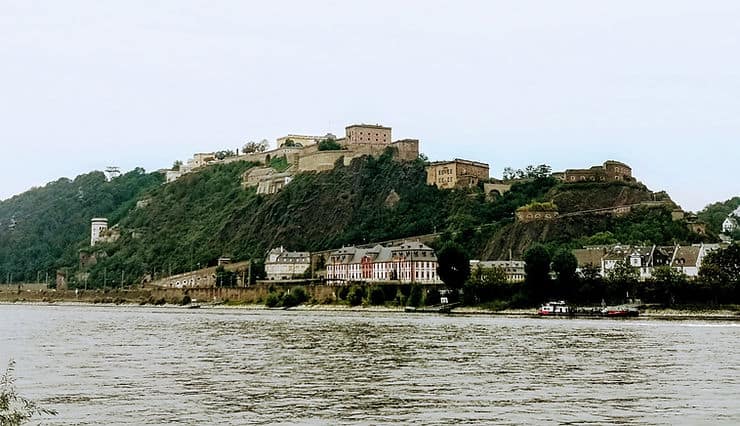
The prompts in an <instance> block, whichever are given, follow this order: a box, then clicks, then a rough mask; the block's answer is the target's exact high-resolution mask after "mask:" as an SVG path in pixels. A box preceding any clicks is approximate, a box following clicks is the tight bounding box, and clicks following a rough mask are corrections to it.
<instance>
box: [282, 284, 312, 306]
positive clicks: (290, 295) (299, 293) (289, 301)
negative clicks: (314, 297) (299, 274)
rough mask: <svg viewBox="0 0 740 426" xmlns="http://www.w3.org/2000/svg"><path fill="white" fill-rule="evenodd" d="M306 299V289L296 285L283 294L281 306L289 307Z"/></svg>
mask: <svg viewBox="0 0 740 426" xmlns="http://www.w3.org/2000/svg"><path fill="white" fill-rule="evenodd" d="M307 300H308V294H307V293H306V289H305V288H303V287H301V286H298V287H293V288H292V289H290V291H289V292H287V293H285V294H284V295H283V306H285V307H286V308H289V307H291V306H298V305H300V304H301V303H304V302H305V301H307Z"/></svg>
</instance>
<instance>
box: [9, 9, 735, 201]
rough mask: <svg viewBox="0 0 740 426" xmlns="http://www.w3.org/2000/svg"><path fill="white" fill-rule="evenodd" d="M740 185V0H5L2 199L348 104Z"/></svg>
mask: <svg viewBox="0 0 740 426" xmlns="http://www.w3.org/2000/svg"><path fill="white" fill-rule="evenodd" d="M360 122H364V123H380V124H384V125H388V126H391V127H393V137H394V139H400V138H407V137H408V138H418V139H420V140H421V151H422V152H424V153H425V154H426V155H427V156H428V157H429V158H430V159H432V160H442V159H451V158H455V157H460V158H466V159H473V160H480V161H485V162H487V163H489V164H490V165H491V174H492V176H494V177H500V176H501V171H502V170H503V168H504V167H506V166H512V167H524V166H526V165H528V164H539V163H547V164H550V165H551V166H552V167H553V169H554V170H562V169H565V168H577V167H587V166H591V165H595V164H600V163H602V162H603V161H604V160H606V159H615V160H620V161H624V162H626V163H628V164H630V165H631V166H632V167H633V171H634V174H635V176H636V177H637V178H638V179H639V180H641V181H642V182H644V183H645V184H646V185H648V187H650V188H651V189H653V190H666V191H668V193H669V194H670V195H671V196H672V197H673V199H674V200H675V201H676V202H678V203H679V204H680V205H681V206H682V207H683V208H684V209H688V210H698V209H701V208H702V207H703V206H704V205H706V204H707V203H710V202H714V201H719V200H725V199H727V198H730V197H732V196H735V195H740V182H738V180H737V178H736V177H735V176H737V167H738V166H739V165H740V164H739V161H738V160H740V155H738V154H740V141H739V140H738V139H739V136H740V2H739V1H731V0H728V1H711V0H704V1H699V0H697V1H680V0H666V1H644V0H640V1H628V0H614V1H593V0H584V1H563V0H559V1H550V0H542V1H522V0H516V1H514V0H512V1H491V0H482V1H431V0H424V1H402V0H395V1H385V0H373V1H309V0H303V1H278V0H270V1H215V0H212V1H186V0H178V1H169V2H164V1H162V2H155V1H132V0H126V1H92V0H91V1H74V0H65V1H32V0H19V1H8V0H0V144H2V148H3V160H4V161H3V162H2V167H0V199H6V198H8V197H10V196H12V195H13V194H16V193H19V192H22V191H24V190H27V189H29V188H30V187H32V186H40V185H43V184H45V183H46V182H49V181H52V180H56V179H57V178H59V177H63V176H66V177H74V176H76V175H77V174H80V173H85V172H88V171H90V170H94V169H98V170H102V169H104V168H105V167H106V166H108V165H117V166H120V167H121V168H122V169H123V170H130V169H132V168H134V167H136V166H142V167H144V168H146V169H147V170H156V169H159V168H163V167H168V166H170V165H171V164H172V162H173V161H174V160H177V159H180V160H186V159H187V158H188V157H190V156H191V155H192V153H194V152H208V151H214V150H219V149H225V148H230V149H234V148H237V147H240V146H242V145H243V144H244V142H246V141H248V140H260V139H263V138H266V139H269V140H270V141H273V142H274V139H275V138H277V137H279V136H282V135H285V134H287V133H306V134H325V133H326V132H332V133H335V134H337V135H342V134H344V126H346V125H348V124H352V123H360Z"/></svg>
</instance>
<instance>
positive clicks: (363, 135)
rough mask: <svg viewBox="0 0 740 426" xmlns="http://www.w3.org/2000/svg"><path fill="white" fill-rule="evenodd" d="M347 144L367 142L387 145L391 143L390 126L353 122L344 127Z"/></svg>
mask: <svg viewBox="0 0 740 426" xmlns="http://www.w3.org/2000/svg"><path fill="white" fill-rule="evenodd" d="M345 130H346V132H347V137H346V139H345V142H346V143H348V144H355V143H369V144H380V145H387V144H389V143H391V128H390V127H385V126H380V125H377V124H375V125H372V124H353V125H351V126H347V127H346V128H345Z"/></svg>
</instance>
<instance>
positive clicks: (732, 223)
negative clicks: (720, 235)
mask: <svg viewBox="0 0 740 426" xmlns="http://www.w3.org/2000/svg"><path fill="white" fill-rule="evenodd" d="M735 229H737V220H735V218H734V217H728V218H727V219H725V221H724V222H722V232H724V233H725V234H731V233H733V232H734V231H735Z"/></svg>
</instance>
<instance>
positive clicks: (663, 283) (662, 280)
mask: <svg viewBox="0 0 740 426" xmlns="http://www.w3.org/2000/svg"><path fill="white" fill-rule="evenodd" d="M652 276H653V277H652V279H651V280H649V281H646V283H645V298H646V299H648V300H654V301H656V302H660V303H662V304H664V305H667V306H670V305H672V304H674V303H675V302H676V299H677V297H679V296H680V295H681V294H682V293H683V292H684V290H685V286H686V285H687V279H686V275H685V274H684V273H683V272H681V271H678V270H676V269H673V268H671V267H670V266H668V265H664V266H658V267H656V268H655V269H653V273H652Z"/></svg>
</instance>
